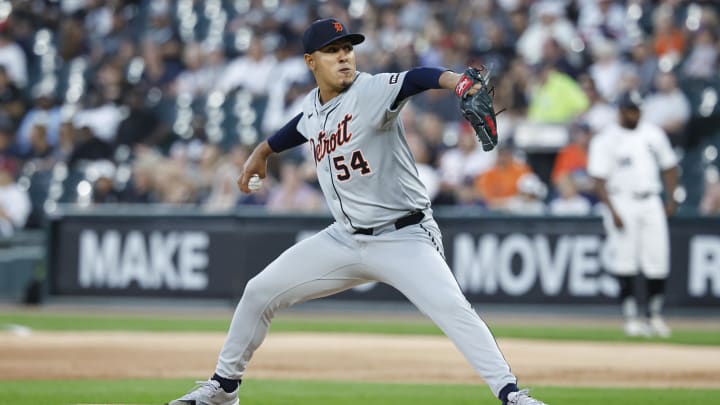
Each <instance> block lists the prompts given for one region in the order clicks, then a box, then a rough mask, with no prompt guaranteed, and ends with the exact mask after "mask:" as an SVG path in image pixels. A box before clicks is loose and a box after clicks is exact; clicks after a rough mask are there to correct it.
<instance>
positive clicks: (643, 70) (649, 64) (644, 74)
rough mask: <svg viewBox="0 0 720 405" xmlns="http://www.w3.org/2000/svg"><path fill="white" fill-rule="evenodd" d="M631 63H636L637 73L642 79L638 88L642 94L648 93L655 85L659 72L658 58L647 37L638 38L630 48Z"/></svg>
mask: <svg viewBox="0 0 720 405" xmlns="http://www.w3.org/2000/svg"><path fill="white" fill-rule="evenodd" d="M630 63H632V65H634V69H635V73H636V75H637V77H638V78H639V80H640V86H639V88H638V90H639V91H640V94H648V93H649V92H650V90H651V89H652V87H653V86H654V85H655V77H656V76H657V74H658V71H659V70H658V59H657V57H656V56H655V53H654V52H653V50H652V44H651V43H650V41H648V40H647V39H638V40H637V41H636V42H635V43H633V45H632V47H631V48H630Z"/></svg>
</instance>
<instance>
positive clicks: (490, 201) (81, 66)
mask: <svg viewBox="0 0 720 405" xmlns="http://www.w3.org/2000/svg"><path fill="white" fill-rule="evenodd" d="M325 17H334V18H337V19H339V20H341V21H345V22H347V23H348V24H349V25H350V26H351V30H352V31H354V32H361V33H363V34H365V36H366V41H365V42H364V43H363V44H361V45H359V46H357V47H356V48H355V52H356V55H357V64H358V70H360V71H365V72H369V73H378V72H397V71H403V70H407V69H410V68H412V67H415V66H445V67H447V68H450V69H453V70H455V71H463V70H464V69H465V67H466V66H468V65H473V66H479V65H485V66H486V67H487V68H488V69H490V70H491V74H492V79H491V81H492V83H493V84H494V86H495V100H496V106H497V107H498V108H501V109H504V112H503V113H502V114H501V115H500V116H499V117H498V130H499V135H500V138H501V140H502V143H501V145H500V146H499V147H498V148H497V149H496V150H495V151H493V152H491V153H486V152H483V151H482V150H481V148H479V145H478V142H477V141H476V140H475V137H474V133H473V131H472V128H471V127H469V126H468V125H467V124H466V123H465V121H464V120H463V118H462V116H461V115H460V114H459V112H458V107H457V100H456V99H455V96H454V95H453V94H451V93H450V92H447V91H440V90H432V91H427V92H424V93H422V94H420V95H417V96H415V97H413V98H412V100H411V102H410V103H409V104H408V105H407V106H406V108H405V111H404V112H403V116H402V120H403V124H404V127H405V130H406V133H407V139H408V143H409V145H410V147H411V149H412V151H413V154H414V156H415V158H416V160H417V163H418V170H419V172H420V176H421V178H422V180H423V182H424V183H425V185H426V187H427V189H428V192H429V194H430V196H431V198H432V199H433V202H434V204H435V205H454V206H469V207H476V208H477V209H478V210H486V211H488V212H493V211H497V212H505V213H516V214H529V215H544V214H548V215H588V214H592V213H593V212H594V210H595V207H596V203H597V199H596V198H595V196H594V195H593V192H592V184H591V182H590V181H589V178H588V177H587V174H586V171H585V167H586V161H587V148H588V143H589V141H590V139H591V137H592V136H593V135H594V134H595V133H596V132H598V131H600V130H602V129H603V128H605V127H607V126H608V124H609V123H611V122H614V121H615V120H616V110H615V106H614V102H615V99H616V97H618V95H619V94H621V93H622V92H624V91H627V90H631V89H635V90H639V91H640V92H641V93H642V94H643V95H644V97H645V101H644V104H643V108H642V110H643V111H642V114H643V118H644V119H646V120H649V121H652V122H654V123H656V124H658V125H660V126H661V127H663V128H664V129H665V131H666V132H667V133H668V136H669V137H670V139H671V142H672V144H673V145H674V146H675V148H676V150H677V153H678V154H679V156H680V157H683V156H684V154H685V153H686V152H687V151H688V150H689V149H690V148H693V147H696V146H697V145H699V144H703V145H706V144H707V147H706V148H705V149H704V150H703V156H704V157H703V159H704V161H703V162H704V165H705V166H703V170H704V171H703V172H702V173H703V176H704V177H703V178H704V179H705V181H704V183H703V184H702V187H701V190H700V193H701V194H702V195H701V196H700V197H698V200H699V199H700V198H702V201H701V202H700V203H699V204H696V205H695V206H694V207H692V208H693V209H696V210H700V212H702V213H703V214H718V213H720V185H719V184H718V176H717V173H718V171H717V146H720V132H719V131H720V125H718V109H717V108H716V104H717V92H716V91H715V90H720V76H719V74H718V52H719V51H720V41H719V40H718V35H719V34H720V32H719V31H720V30H719V28H718V27H720V24H719V21H718V19H719V18H720V6H719V5H718V3H717V2H715V1H693V2H689V1H680V0H655V1H652V0H541V1H531V0H467V1H465V0H446V1H442V2H440V1H430V0H323V1H319V0H318V1H300V0H270V1H268V0H235V1H230V0H206V1H199V0H176V1H169V0H154V1H149V0H146V1H142V0H114V1H113V0H109V1H99V0H55V1H52V0H44V1H42V0H13V1H7V0H0V234H9V233H11V232H12V230H13V229H17V228H21V227H23V226H28V227H33V226H40V225H42V223H43V218H44V217H45V215H46V214H47V213H48V212H51V211H52V210H54V209H55V208H56V207H57V206H58V204H63V203H69V204H77V205H80V206H89V205H94V204H106V203H160V204H171V205H194V206H198V207H202V208H203V209H206V210H209V211H222V210H231V209H234V208H235V207H237V206H239V205H250V204H251V205H264V206H266V207H267V209H268V210H271V211H274V212H287V211H299V212H323V211H326V207H325V203H324V201H323V199H322V197H321V193H320V191H319V187H318V185H317V182H316V179H315V168H314V163H313V161H312V159H311V158H310V156H309V149H308V148H304V147H300V148H296V149H295V150H292V151H288V152H286V153H283V154H281V155H280V156H278V157H277V158H276V159H273V160H271V162H270V176H269V178H268V179H267V180H266V181H265V182H264V185H263V189H262V190H261V191H260V192H258V193H255V194H251V195H245V194H241V193H240V192H239V191H238V190H237V187H236V185H235V182H236V180H237V177H238V173H239V170H240V168H241V167H242V164H243V163H244V161H245V159H246V158H247V156H248V153H249V151H251V150H252V148H253V147H254V145H255V144H257V143H258V142H260V141H262V140H263V139H265V138H267V137H268V136H270V135H271V134H272V133H273V131H275V130H277V129H278V128H280V127H281V126H282V125H284V123H285V122H286V121H287V120H288V119H290V118H291V117H293V116H294V115H296V114H297V113H298V112H299V111H300V110H299V102H300V99H301V98H302V96H303V95H304V94H306V93H307V92H308V91H309V90H310V89H312V88H313V87H314V83H313V80H312V77H311V76H310V75H309V72H308V70H307V68H306V67H305V64H304V61H303V56H302V46H301V38H302V32H303V31H304V29H305V28H306V27H307V26H308V24H309V23H310V22H311V21H313V20H315V19H318V18H325ZM688 83H689V84H697V86H699V87H698V88H699V89H700V90H699V91H700V93H701V94H700V96H699V98H698V97H695V95H691V94H689V93H688V90H687V89H686V87H684V84H688ZM713 86H715V87H713ZM708 89H709V90H708ZM713 89H715V90H713ZM711 90H712V91H711ZM713 91H715V92H714V93H713ZM713 96H714V99H713ZM696 98H698V99H697V100H696ZM713 134H715V135H717V136H716V139H717V141H718V142H717V144H716V145H715V146H713V145H712V144H711V143H710V144H708V143H707V142H706V140H705V138H709V137H711V136H713ZM703 142H704V143H703ZM711 147H714V148H715V149H714V154H713V149H711ZM705 183H706V184H705ZM676 197H677V198H678V199H680V200H683V199H684V198H685V196H683V195H682V193H680V194H679V195H676ZM680 202H683V201H680Z"/></svg>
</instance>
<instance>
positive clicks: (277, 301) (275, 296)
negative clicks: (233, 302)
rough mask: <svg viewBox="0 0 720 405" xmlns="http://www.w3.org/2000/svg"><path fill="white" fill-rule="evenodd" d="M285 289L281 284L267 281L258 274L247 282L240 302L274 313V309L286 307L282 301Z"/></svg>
mask: <svg viewBox="0 0 720 405" xmlns="http://www.w3.org/2000/svg"><path fill="white" fill-rule="evenodd" d="M285 288H287V286H286V285H283V283H277V282H276V281H273V280H269V279H267V278H266V277H262V274H260V275H257V276H255V277H253V278H252V279H250V281H248V283H247V285H246V286H245V292H244V293H243V297H242V301H244V302H245V304H246V305H251V306H253V307H257V309H258V310H261V311H265V312H267V311H270V312H274V311H275V310H276V309H278V308H283V307H286V306H287V305H288V304H287V303H286V302H284V299H283V297H284V296H285V295H287V294H283V290H284V289H285Z"/></svg>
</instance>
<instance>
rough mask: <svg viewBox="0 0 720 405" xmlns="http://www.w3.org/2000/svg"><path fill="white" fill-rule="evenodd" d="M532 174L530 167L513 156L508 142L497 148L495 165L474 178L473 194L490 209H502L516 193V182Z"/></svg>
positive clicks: (512, 148)
mask: <svg viewBox="0 0 720 405" xmlns="http://www.w3.org/2000/svg"><path fill="white" fill-rule="evenodd" d="M527 173H532V170H531V169H530V167H529V166H528V165H527V164H525V163H524V162H522V161H520V160H518V159H516V158H515V156H514V147H513V146H512V144H511V143H510V142H505V143H501V144H499V145H498V146H497V160H496V161H495V165H493V166H492V167H491V168H490V169H488V170H487V171H486V172H485V173H482V174H480V175H478V176H476V177H475V193H476V197H477V199H478V200H480V201H482V202H484V203H485V205H486V206H487V207H489V208H491V209H503V208H504V207H505V206H506V204H507V201H508V199H509V198H510V197H513V196H515V195H516V194H517V193H518V188H517V185H518V180H519V179H520V177H522V176H523V175H524V174H527Z"/></svg>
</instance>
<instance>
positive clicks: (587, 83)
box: [579, 73, 617, 132]
mask: <svg viewBox="0 0 720 405" xmlns="http://www.w3.org/2000/svg"><path fill="white" fill-rule="evenodd" d="M579 84H580V87H581V88H582V89H583V91H584V92H585V95H586V96H587V98H588V100H589V101H590V107H588V109H587V110H585V112H584V113H582V115H581V116H580V120H581V121H583V122H586V123H587V124H588V125H589V126H590V129H591V130H592V131H593V132H598V131H601V130H602V129H604V128H605V127H607V125H608V123H613V122H615V121H617V109H616V108H615V107H613V106H611V105H610V104H609V103H608V102H607V100H605V99H604V98H603V96H602V95H600V93H599V92H598V91H597V89H596V88H595V82H594V81H593V79H592V77H590V75H588V74H586V73H584V74H582V75H580V79H579Z"/></svg>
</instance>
